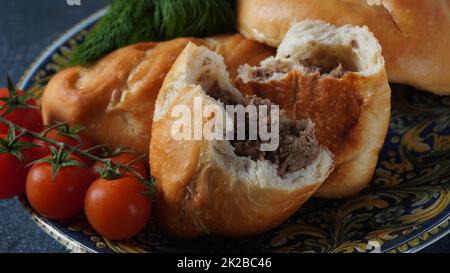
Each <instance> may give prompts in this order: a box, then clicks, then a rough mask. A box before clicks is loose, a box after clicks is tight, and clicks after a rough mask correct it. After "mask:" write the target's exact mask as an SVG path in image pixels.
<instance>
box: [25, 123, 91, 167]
mask: <svg viewBox="0 0 450 273" xmlns="http://www.w3.org/2000/svg"><path fill="white" fill-rule="evenodd" d="M77 135H78V138H79V139H80V140H81V145H80V141H78V140H77V139H76V138H73V137H71V136H67V135H64V134H63V133H62V132H61V131H59V130H58V129H54V130H51V131H50V132H48V133H47V134H46V137H47V138H49V139H52V140H55V141H58V142H63V143H65V144H67V145H69V146H71V147H77V148H79V149H81V150H86V149H89V148H91V147H93V146H94V142H93V141H92V140H91V138H90V137H89V136H88V134H87V133H86V132H85V131H82V132H79V133H78V134H77ZM33 144H36V145H38V146H40V147H42V148H40V154H49V153H50V150H49V148H48V147H49V146H53V145H52V144H50V143H48V142H45V141H42V140H39V139H35V140H34V141H33ZM79 158H81V159H82V160H83V162H84V163H86V165H88V166H90V165H91V164H92V163H93V160H92V159H90V158H88V157H85V156H81V155H79Z"/></svg>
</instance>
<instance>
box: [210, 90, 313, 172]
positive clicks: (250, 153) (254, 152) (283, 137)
mask: <svg viewBox="0 0 450 273" xmlns="http://www.w3.org/2000/svg"><path fill="white" fill-rule="evenodd" d="M209 95H210V96H213V97H215V99H217V100H219V101H221V102H222V103H224V104H225V105H227V104H232V105H236V104H237V103H236V102H233V101H232V100H231V99H230V97H229V96H223V97H222V95H224V92H223V91H213V92H211V93H210V94H209ZM241 104H242V105H244V107H245V106H247V105H256V106H259V105H267V106H268V111H267V112H268V113H270V107H271V103H270V101H269V100H264V99H261V98H259V97H256V96H246V97H245V98H244V101H243V102H241ZM281 115H283V114H282V113H281ZM267 120H268V125H267V129H268V130H270V123H271V121H270V114H268V118H267ZM280 120H281V121H280V128H279V129H280V131H279V133H280V141H279V146H278V149H277V150H275V151H261V149H260V148H261V144H263V143H264V142H266V143H268V142H270V140H267V141H263V140H262V139H260V138H259V134H258V139H257V140H249V133H248V130H249V125H248V123H249V122H248V121H249V117H248V114H247V115H246V130H247V132H246V136H245V138H246V140H237V130H236V129H237V128H236V127H237V125H236V124H235V130H234V132H235V136H234V139H235V140H231V141H230V143H231V145H232V146H233V147H234V148H235V154H236V155H238V156H245V157H250V158H251V159H252V160H254V161H256V160H269V161H270V162H272V163H273V164H275V165H277V172H278V175H279V176H281V177H283V176H285V175H287V174H289V173H294V172H297V171H300V170H301V169H303V168H305V167H306V166H308V165H310V164H311V163H312V162H313V161H314V160H315V159H316V158H317V156H318V154H319V144H318V141H317V139H316V137H315V135H314V124H313V123H312V122H311V120H309V119H308V120H289V119H287V118H285V117H283V116H281V117H280Z"/></svg>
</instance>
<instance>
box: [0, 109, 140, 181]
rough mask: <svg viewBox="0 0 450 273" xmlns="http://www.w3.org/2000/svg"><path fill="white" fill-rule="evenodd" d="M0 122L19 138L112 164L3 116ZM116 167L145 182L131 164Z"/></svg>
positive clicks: (107, 160)
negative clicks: (35, 140) (24, 137)
mask: <svg viewBox="0 0 450 273" xmlns="http://www.w3.org/2000/svg"><path fill="white" fill-rule="evenodd" d="M0 122H2V123H4V124H6V125H8V126H9V127H10V128H14V130H16V131H19V132H20V134H19V135H18V136H17V137H19V136H23V135H27V136H29V137H32V138H34V139H39V140H42V141H44V142H47V143H50V144H53V145H55V146H57V147H59V148H62V149H70V150H72V151H74V152H76V153H77V154H80V155H82V156H85V157H88V158H90V159H93V160H94V161H97V162H101V163H103V164H107V163H108V162H110V160H109V159H107V158H101V157H98V156H96V155H93V154H91V153H90V152H89V151H87V150H82V149H79V148H77V147H72V146H70V145H67V144H65V143H63V142H59V141H56V140H53V139H50V138H47V137H45V134H38V133H35V132H32V131H29V130H27V129H25V128H23V127H21V126H19V125H17V124H15V123H13V122H11V121H9V120H7V119H5V118H4V117H2V116H0ZM59 126H62V125H61V124H59V125H58V126H56V127H55V128H57V127H59ZM66 126H67V125H66ZM62 149H61V150H62ZM88 150H92V149H88ZM109 164H111V163H109ZM115 166H117V167H118V168H120V169H123V170H125V171H130V172H132V173H133V174H134V175H136V176H137V177H138V178H139V179H140V180H145V178H144V177H143V176H142V175H141V174H140V173H139V172H138V171H136V170H134V169H133V168H130V166H129V164H126V165H123V164H116V163H115Z"/></svg>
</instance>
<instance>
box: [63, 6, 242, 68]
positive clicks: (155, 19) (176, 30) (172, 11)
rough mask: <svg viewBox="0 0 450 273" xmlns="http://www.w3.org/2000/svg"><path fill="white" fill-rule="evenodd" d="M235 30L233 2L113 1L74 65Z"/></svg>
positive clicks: (77, 51)
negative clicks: (132, 48)
mask: <svg viewBox="0 0 450 273" xmlns="http://www.w3.org/2000/svg"><path fill="white" fill-rule="evenodd" d="M234 29H235V15H234V1H232V0H113V1H112V2H111V4H110V10H109V12H108V13H107V14H106V15H105V16H104V17H103V18H102V19H101V20H100V21H99V23H98V24H97V25H96V26H95V27H94V28H93V29H92V31H91V32H90V33H89V34H88V36H87V37H86V40H85V41H84V42H83V43H82V44H81V45H80V47H78V48H77V49H76V50H75V51H74V53H73V55H72V56H71V63H72V64H73V65H88V64H91V63H93V62H95V61H96V60H98V59H99V58H100V57H102V56H104V55H105V54H107V53H109V52H111V51H113V50H115V49H117V48H120V47H124V46H127V45H130V44H134V43H138V42H142V41H164V40H169V39H173V38H176V37H185V36H195V37H203V36H208V35H213V34H218V33H224V32H231V31H233V30H234Z"/></svg>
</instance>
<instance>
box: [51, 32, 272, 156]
mask: <svg viewBox="0 0 450 273" xmlns="http://www.w3.org/2000/svg"><path fill="white" fill-rule="evenodd" d="M189 42H193V43H195V44H198V45H205V46H208V47H209V48H211V49H212V50H216V51H217V52H219V54H220V53H223V54H224V55H226V57H225V61H227V62H228V63H230V66H231V67H232V68H233V69H237V66H238V65H239V64H243V63H246V62H248V63H249V64H256V63H257V62H259V61H260V60H262V59H263V58H266V57H267V56H270V55H272V54H274V51H273V49H270V48H269V47H267V46H264V45H262V44H259V43H257V42H254V41H250V40H247V39H244V38H243V37H242V36H241V35H229V36H222V37H218V38H211V39H207V40H203V39H195V38H178V39H175V40H172V41H167V42H161V43H153V42H148V43H139V44H135V45H131V46H128V47H125V48H122V49H118V50H116V51H115V52H113V53H111V54H109V55H107V56H105V57H104V58H102V59H101V60H100V61H98V62H97V63H95V64H94V65H93V66H92V67H88V68H84V67H73V68H69V69H66V70H63V71H61V72H59V73H58V74H57V75H55V76H53V78H52V79H51V80H50V82H49V83H48V85H47V87H46V89H45V92H44V95H43V97H42V114H43V117H44V122H45V123H46V124H48V123H50V122H52V121H61V122H66V123H69V124H71V125H75V124H77V125H84V126H86V127H88V128H90V129H91V130H90V133H91V136H92V137H93V139H94V140H95V141H96V142H98V143H102V144H106V145H108V146H109V147H110V148H116V147H128V148H132V149H134V150H135V151H136V152H137V153H138V154H147V153H148V145H149V141H150V136H151V134H150V131H151V124H152V116H153V111H154V103H155V100H156V98H157V95H158V91H159V89H160V88H161V85H162V83H163V81H164V78H165V76H166V74H167V72H168V71H169V69H170V68H171V66H172V64H173V62H174V61H175V59H176V58H177V57H178V55H179V54H180V52H181V51H182V50H183V49H184V47H185V46H186V45H187V44H188V43H189ZM232 73H234V74H235V72H234V70H233V72H232Z"/></svg>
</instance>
